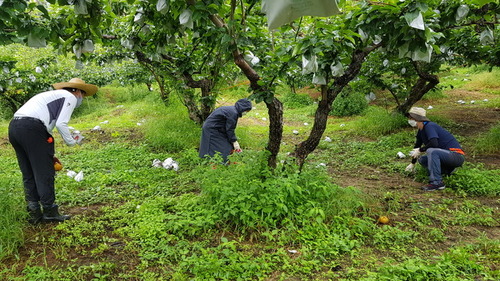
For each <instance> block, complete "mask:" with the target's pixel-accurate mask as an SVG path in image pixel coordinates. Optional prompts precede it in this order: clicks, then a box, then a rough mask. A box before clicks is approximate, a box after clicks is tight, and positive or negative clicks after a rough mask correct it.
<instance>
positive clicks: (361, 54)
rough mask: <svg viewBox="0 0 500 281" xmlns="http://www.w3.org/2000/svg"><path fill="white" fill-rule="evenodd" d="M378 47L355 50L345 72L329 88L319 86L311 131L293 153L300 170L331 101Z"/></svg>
mask: <svg viewBox="0 0 500 281" xmlns="http://www.w3.org/2000/svg"><path fill="white" fill-rule="evenodd" d="M378 47H380V45H379V44H378V45H374V46H372V47H370V48H368V49H366V50H364V51H362V50H355V51H354V53H353V55H352V59H351V64H350V65H349V67H348V68H347V71H346V72H345V74H344V75H342V76H340V77H339V78H337V79H335V81H334V82H333V84H332V86H331V88H330V89H327V86H322V87H321V101H320V102H319V103H318V108H317V109H316V113H315V115H314V125H313V127H312V130H311V133H310V134H309V137H308V138H307V139H306V140H305V141H303V142H301V143H300V144H299V145H297V147H296V148H295V152H294V155H295V157H296V162H297V164H298V165H299V169H300V170H302V167H303V165H304V163H305V160H306V158H307V156H308V155H309V154H310V153H311V152H313V151H314V150H315V149H316V147H317V146H318V144H319V142H320V140H321V137H322V136H323V133H324V132H325V129H326V125H327V122H328V114H329V113H330V110H331V109H332V103H333V101H334V100H335V99H336V98H337V96H338V94H339V93H340V92H341V91H342V89H344V87H345V86H347V85H348V84H349V82H351V81H352V80H353V79H354V78H356V77H357V76H358V74H359V71H360V70H361V67H362V65H363V62H364V60H365V58H366V56H368V55H369V54H370V53H371V52H372V51H373V50H375V49H377V48H378Z"/></svg>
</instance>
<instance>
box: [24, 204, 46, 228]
mask: <svg viewBox="0 0 500 281" xmlns="http://www.w3.org/2000/svg"><path fill="white" fill-rule="evenodd" d="M26 209H27V210H28V214H29V215H30V216H29V218H28V222H29V223H31V224H39V223H40V222H41V221H42V217H43V215H42V209H40V204H39V203H38V202H35V201H29V202H28V206H27V207H26Z"/></svg>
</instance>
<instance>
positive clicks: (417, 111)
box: [406, 107, 431, 122]
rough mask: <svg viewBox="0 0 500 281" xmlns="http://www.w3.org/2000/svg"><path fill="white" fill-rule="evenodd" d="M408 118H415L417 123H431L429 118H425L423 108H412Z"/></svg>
mask: <svg viewBox="0 0 500 281" xmlns="http://www.w3.org/2000/svg"><path fill="white" fill-rule="evenodd" d="M406 116H407V117H410V118H413V119H415V120H416V121H420V122H423V121H431V120H429V118H427V117H425V109H423V108H421V107H412V108H410V111H408V113H407V114H406Z"/></svg>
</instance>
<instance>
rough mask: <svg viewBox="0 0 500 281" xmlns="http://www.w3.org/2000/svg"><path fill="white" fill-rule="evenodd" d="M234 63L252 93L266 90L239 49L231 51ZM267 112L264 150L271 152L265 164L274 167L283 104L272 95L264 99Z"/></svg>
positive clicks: (279, 143) (281, 124)
mask: <svg viewBox="0 0 500 281" xmlns="http://www.w3.org/2000/svg"><path fill="white" fill-rule="evenodd" d="M233 57H234V62H235V64H236V65H237V66H238V67H239V68H240V69H241V70H242V71H243V73H244V74H245V76H246V77H247V78H248V80H250V88H252V90H253V91H254V93H259V92H266V91H267V89H265V88H264V87H262V86H261V85H259V84H258V81H259V80H260V76H259V75H258V74H257V72H255V70H254V69H253V68H252V67H251V66H250V65H249V64H248V63H247V62H246V61H245V59H244V58H243V56H242V54H241V53H240V52H239V50H237V49H236V50H235V51H233ZM264 102H265V103H266V106H267V113H268V114H269V139H268V142H267V145H266V150H268V151H269V152H271V155H269V158H268V159H267V164H268V166H269V167H271V168H276V162H277V159H278V153H279V151H280V146H281V139H282V138H283V104H282V103H281V102H280V101H279V100H278V99H277V98H275V97H274V96H273V98H272V100H270V101H269V100H267V99H264Z"/></svg>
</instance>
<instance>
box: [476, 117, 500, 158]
mask: <svg viewBox="0 0 500 281" xmlns="http://www.w3.org/2000/svg"><path fill="white" fill-rule="evenodd" d="M474 151H477V152H478V153H485V154H494V153H498V152H500V123H498V124H497V125H495V126H493V127H492V128H491V129H490V130H489V131H488V132H486V133H484V134H482V135H480V136H479V137H478V138H477V139H476V141H475V142H474Z"/></svg>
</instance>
